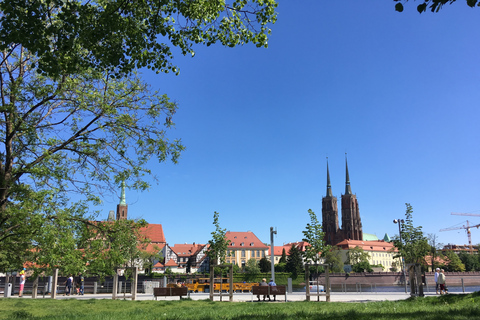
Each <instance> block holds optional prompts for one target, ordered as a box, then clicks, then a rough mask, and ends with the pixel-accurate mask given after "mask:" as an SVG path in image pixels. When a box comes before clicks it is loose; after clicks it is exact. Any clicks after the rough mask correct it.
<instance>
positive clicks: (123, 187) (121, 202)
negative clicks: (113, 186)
mask: <svg viewBox="0 0 480 320" xmlns="http://www.w3.org/2000/svg"><path fill="white" fill-rule="evenodd" d="M119 204H120V205H123V206H126V205H127V200H126V199H125V181H122V192H121V194H120V203H119Z"/></svg>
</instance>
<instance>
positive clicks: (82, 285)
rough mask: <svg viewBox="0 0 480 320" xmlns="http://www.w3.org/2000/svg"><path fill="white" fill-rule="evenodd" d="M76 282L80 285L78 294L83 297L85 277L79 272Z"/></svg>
mask: <svg viewBox="0 0 480 320" xmlns="http://www.w3.org/2000/svg"><path fill="white" fill-rule="evenodd" d="M78 280H79V281H78V282H79V283H80V291H79V294H80V295H82V296H83V294H84V290H85V277H84V276H83V274H82V273H81V272H80V273H79V274H78Z"/></svg>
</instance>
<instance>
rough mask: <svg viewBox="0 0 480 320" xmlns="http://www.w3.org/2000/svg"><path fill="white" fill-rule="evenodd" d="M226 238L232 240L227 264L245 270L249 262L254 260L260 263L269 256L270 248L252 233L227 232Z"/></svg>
mask: <svg viewBox="0 0 480 320" xmlns="http://www.w3.org/2000/svg"><path fill="white" fill-rule="evenodd" d="M225 237H226V238H227V240H230V244H229V245H228V248H227V250H228V254H227V258H226V262H227V263H233V264H236V265H238V266H239V267H241V268H243V267H244V266H245V265H246V263H247V261H248V260H250V259H252V258H253V259H255V260H257V261H258V260H260V259H262V258H264V257H266V256H267V254H268V246H267V245H266V244H264V243H263V242H261V241H260V239H258V238H257V236H256V235H255V234H254V233H253V232H251V231H247V232H231V231H227V233H226V234H225Z"/></svg>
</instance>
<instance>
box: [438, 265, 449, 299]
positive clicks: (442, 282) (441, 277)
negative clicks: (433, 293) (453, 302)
mask: <svg viewBox="0 0 480 320" xmlns="http://www.w3.org/2000/svg"><path fill="white" fill-rule="evenodd" d="M444 272H445V271H444V270H443V269H442V270H440V274H439V275H438V283H439V284H440V294H444V293H447V292H446V291H445V273H444Z"/></svg>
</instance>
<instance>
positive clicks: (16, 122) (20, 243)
mask: <svg viewBox="0 0 480 320" xmlns="http://www.w3.org/2000/svg"><path fill="white" fill-rule="evenodd" d="M12 50H13V49H12ZM0 54H1V55H2V59H3V60H1V62H0V83H1V84H2V85H1V86H0V93H1V95H2V97H4V98H3V99H2V100H1V101H0V106H1V107H0V114H1V118H2V121H1V122H0V145H1V148H0V252H2V253H3V255H2V261H1V262H0V266H2V267H3V268H13V267H15V266H16V267H18V266H21V265H22V264H23V262H25V261H26V259H29V258H31V257H28V255H29V252H31V250H33V249H35V250H43V252H44V253H45V252H47V251H48V249H49V248H52V247H48V246H49V243H51V242H52V241H54V240H55V242H56V243H55V246H57V247H58V246H60V248H62V247H63V246H65V250H64V251H65V252H64V253H63V255H64V257H66V256H65V254H69V253H68V252H73V250H74V249H80V247H78V243H77V242H78V241H79V240H78V239H79V234H82V237H83V238H87V239H91V238H93V237H95V234H92V233H91V232H93V228H91V227H92V225H91V224H90V221H92V220H95V218H96V214H95V213H92V211H90V209H89V208H90V205H92V204H93V205H96V204H100V203H101V196H102V195H103V194H105V193H107V192H108V193H110V192H112V190H115V189H116V188H117V186H118V185H119V184H120V181H127V183H128V184H129V186H130V187H131V188H134V189H137V190H144V189H146V188H148V186H149V184H148V182H147V181H145V177H147V176H150V175H151V171H150V170H149V168H148V166H147V163H148V162H149V161H151V160H154V159H156V160H157V161H159V162H163V161H165V160H167V159H171V160H172V161H173V162H177V160H178V158H179V156H180V152H181V151H182V150H183V149H184V147H183V146H182V144H181V142H180V141H179V140H173V141H170V140H169V139H168V138H167V131H166V130H167V129H168V128H169V127H170V126H172V125H173V123H172V122H171V118H172V116H173V114H174V113H175V111H176V108H177V107H176V105H175V104H174V103H172V102H170V101H169V100H168V98H167V97H166V96H164V95H160V94H158V93H155V92H151V91H150V89H149V87H148V86H147V85H146V84H145V83H143V82H142V81H141V80H140V79H139V78H138V76H137V75H136V74H134V73H132V74H131V75H129V76H126V77H123V78H120V79H116V78H112V77H111V76H110V75H109V74H108V73H106V72H97V71H94V70H89V71H84V72H83V73H78V74H76V75H72V76H62V77H61V78H58V79H57V80H54V79H52V78H49V77H46V76H43V75H41V74H40V73H38V72H37V71H39V69H38V68H37V66H38V63H39V60H38V59H37V58H36V57H35V56H34V55H32V54H31V53H30V52H28V51H27V50H25V48H23V47H20V46H16V47H15V50H13V51H10V52H8V53H6V52H3V53H0ZM163 119H166V120H165V121H164V120H163ZM70 195H75V197H76V199H80V200H78V201H76V202H72V201H71V200H70V198H69V197H70ZM116 225H117V223H113V224H112V225H109V227H110V228H111V229H112V232H116V228H117V226H116ZM118 227H119V228H124V226H118ZM85 231H89V232H90V234H89V235H88V236H86V237H85V236H83V233H84V232H85ZM104 231H105V230H102V232H104ZM56 235H60V236H58V237H57V238H56V239H52V237H53V238H54V237H55V236H56ZM60 240H61V242H62V243H59V241H60ZM40 244H44V246H43V247H39V246H40ZM52 246H53V244H52ZM88 248H89V246H86V247H84V248H82V249H84V250H87V249H88ZM60 251H61V250H60ZM51 252H52V254H53V251H51ZM71 254H73V253H71ZM71 258H73V257H71ZM52 259H53V260H55V259H54V258H52ZM67 260H69V259H64V261H67Z"/></svg>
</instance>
